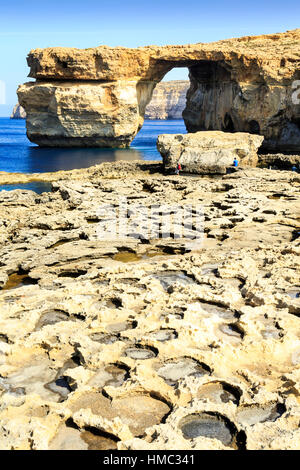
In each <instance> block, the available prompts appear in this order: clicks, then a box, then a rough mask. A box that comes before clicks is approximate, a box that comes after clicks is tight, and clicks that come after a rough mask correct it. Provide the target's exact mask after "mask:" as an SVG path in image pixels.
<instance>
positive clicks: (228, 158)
mask: <svg viewBox="0 0 300 470" xmlns="http://www.w3.org/2000/svg"><path fill="white" fill-rule="evenodd" d="M263 140H264V138H263V137H262V136H260V135H251V134H246V133H245V132H236V133H228V132H220V131H204V132H195V133H191V134H162V135H159V136H158V139H157V149H158V151H159V152H160V153H161V155H162V157H163V163H164V167H165V169H166V170H170V169H174V168H176V167H177V164H178V163H180V164H181V167H182V169H183V170H184V171H187V172H188V173H199V174H207V173H226V170H227V169H228V168H230V167H232V166H233V161H234V159H235V158H236V159H237V160H238V165H242V166H254V167H255V166H256V165H257V162H258V156H257V150H258V148H259V147H260V146H261V144H262V142H263Z"/></svg>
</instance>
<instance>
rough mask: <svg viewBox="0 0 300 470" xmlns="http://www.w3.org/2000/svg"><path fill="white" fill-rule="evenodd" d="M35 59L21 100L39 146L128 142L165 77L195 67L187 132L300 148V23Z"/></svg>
mask: <svg viewBox="0 0 300 470" xmlns="http://www.w3.org/2000/svg"><path fill="white" fill-rule="evenodd" d="M27 60H28V65H29V66H30V74H29V76H30V77H33V78H35V79H36V82H30V83H26V84H24V85H21V86H20V87H19V89H18V96H19V102H20V104H21V105H22V106H23V107H24V108H25V110H26V113H27V133H28V137H29V139H30V140H32V141H33V142H36V143H38V144H40V145H53V146H57V145H59V146H118V147H124V146H128V145H129V144H130V142H131V141H132V139H133V138H134V137H135V135H136V133H137V132H138V131H139V129H140V128H141V126H142V124H143V120H144V114H145V108H146V106H147V104H148V103H149V102H150V100H151V97H152V93H153V90H154V88H155V87H156V85H157V84H158V82H159V81H160V80H162V78H163V77H164V76H165V75H166V73H167V72H169V71H170V70H171V69H172V68H174V67H188V68H189V75H190V80H191V87H190V89H189V91H188V94H187V104H186V109H185V111H184V113H183V117H184V120H185V123H186V126H187V129H188V131H190V132H195V131H198V130H226V131H239V132H251V133H256V134H261V135H263V136H264V137H265V141H264V146H265V147H266V148H268V149H270V150H272V151H274V150H276V151H278V150H289V151H296V152H297V151H299V150H300V106H299V104H297V100H295V99H293V97H294V98H295V88H293V87H294V85H295V83H296V84H297V82H296V81H297V80H300V29H297V30H294V31H289V32H286V33H280V34H272V35H263V36H252V37H249V36H247V37H243V38H239V39H228V40H225V41H219V42H215V43H210V44H201V43H199V44H194V45H185V46H163V47H157V46H149V47H141V48H137V49H128V48H122V47H117V48H110V47H107V46H100V47H96V48H90V49H83V50H81V49H72V48H49V49H35V50H33V51H31V52H30V54H29V56H28V59H27Z"/></svg>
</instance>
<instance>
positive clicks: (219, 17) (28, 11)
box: [0, 0, 300, 116]
mask: <svg viewBox="0 0 300 470" xmlns="http://www.w3.org/2000/svg"><path fill="white" fill-rule="evenodd" d="M3 3H4V2H1V7H0V60H1V69H0V81H2V82H3V81H4V82H5V84H6V106H4V105H2V106H1V105H0V115H2V116H3V115H8V114H9V113H10V110H11V107H12V106H13V105H14V104H15V102H16V100H17V98H16V93H15V92H16V88H17V86H18V84H20V83H23V82H25V81H27V80H28V78H27V74H28V67H27V64H26V55H27V53H28V52H29V51H30V50H31V49H34V48H36V47H49V46H65V47H80V48H86V47H94V46H98V45H100V44H107V45H109V46H117V45H121V46H127V47H138V46H144V45H149V44H158V45H164V44H187V43H196V42H210V41H216V40H218V39H225V38H230V37H238V36H243V35H248V34H249V35H251V34H263V33H275V32H281V31H286V30H287V29H295V28H297V27H300V21H299V19H300V2H299V0H297V1H296V0H285V1H282V0H280V1H278V0H273V1H270V0H260V1H258V0H251V1H249V2H246V3H245V2H242V1H241V0H239V1H230V0H228V1H218V0H217V1H213V0H211V1H208V0H206V1H201V0H190V1H188V2H184V1H183V0H181V1H178V0H151V1H149V2H143V1H142V0H139V1H137V0H128V1H124V0H123V1H121V0H97V1H94V0H85V1H80V2H78V1H76V0H72V1H70V0H60V1H58V0H52V1H51V3H50V2H41V0H38V1H37V0H33V1H30V0H28V1H27V2H25V1H24V0H22V1H21V0H14V1H13V2H6V4H5V5H4V4H3ZM185 78H187V71H186V70H185V69H174V70H173V71H171V72H170V73H169V74H168V76H167V77H166V79H185Z"/></svg>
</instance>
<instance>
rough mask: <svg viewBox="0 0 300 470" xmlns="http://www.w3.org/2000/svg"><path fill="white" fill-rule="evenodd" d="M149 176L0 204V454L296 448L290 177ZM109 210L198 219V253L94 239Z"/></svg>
mask: <svg viewBox="0 0 300 470" xmlns="http://www.w3.org/2000/svg"><path fill="white" fill-rule="evenodd" d="M158 169H159V165H157V164H152V163H144V164H143V165H141V163H134V162H130V163H123V162H120V163H114V164H106V165H101V166H97V167H92V168H89V169H87V170H81V172H80V173H79V172H78V171H71V172H57V173H56V174H55V175H52V176H51V174H48V175H46V176H45V175H44V176H43V178H44V179H47V180H48V181H51V179H52V180H53V184H52V186H53V192H51V193H43V194H41V195H37V194H35V193H34V192H31V191H23V190H16V191H10V192H4V191H3V192H1V193H0V213H1V219H0V220H1V225H0V251H1V258H0V259H1V264H0V286H1V290H0V423H1V426H0V449H102V450H104V449H150V450H152V449H299V448H300V428H299V421H300V398H299V397H300V388H299V376H300V319H299V316H300V298H299V292H300V279H299V264H300V262H299V250H300V247H299V231H300V228H299V221H300V204H299V188H300V177H299V175H297V174H296V173H293V172H289V171H271V170H261V169H252V168H250V169H247V170H243V169H242V168H241V169H239V170H238V171H237V172H236V173H234V174H230V175H223V176H220V177H218V178H208V177H199V176H184V175H180V176H179V177H178V176H164V175H163V174H162V173H160V172H159V171H158ZM124 174H126V178H124ZM18 177H19V176H18V175H15V176H14V175H11V176H9V175H7V176H6V178H8V179H10V181H11V182H14V181H15V180H16V178H18ZM54 180H55V181H54ZM120 196H123V197H126V198H127V204H128V216H127V217H128V220H129V221H134V220H132V219H134V214H135V207H136V204H138V203H140V204H142V206H143V207H148V206H151V205H157V206H159V205H162V204H170V205H172V207H173V206H174V205H176V207H177V210H178V211H179V212H180V210H181V207H182V206H184V205H185V204H199V205H201V207H202V209H203V216H204V238H203V240H202V242H201V244H200V246H196V247H194V248H193V249H191V247H190V245H189V244H187V243H186V240H184V239H183V238H177V237H176V233H177V232H176V230H177V229H178V226H177V225H176V224H175V225H174V230H173V233H172V235H173V236H172V238H151V237H149V238H147V237H146V238H144V239H142V240H141V239H138V238H135V237H134V236H131V237H128V238H126V239H117V238H114V237H113V236H112V235H111V236H110V238H109V239H103V238H101V237H99V233H101V230H102V229H103V227H107V226H108V227H109V228H110V229H111V224H110V221H111V217H112V212H111V211H112V208H114V207H116V206H117V205H118V204H119V198H120ZM104 207H106V211H103V208H104ZM99 208H100V209H101V208H102V209H101V211H100V213H99ZM105 224H106V225H105ZM99 227H100V232H99Z"/></svg>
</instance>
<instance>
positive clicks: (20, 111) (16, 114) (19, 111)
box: [10, 104, 26, 119]
mask: <svg viewBox="0 0 300 470" xmlns="http://www.w3.org/2000/svg"><path fill="white" fill-rule="evenodd" d="M25 118H26V112H25V109H24V108H22V106H20V105H19V104H16V105H15V106H14V109H13V110H12V113H11V116H10V119H25Z"/></svg>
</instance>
